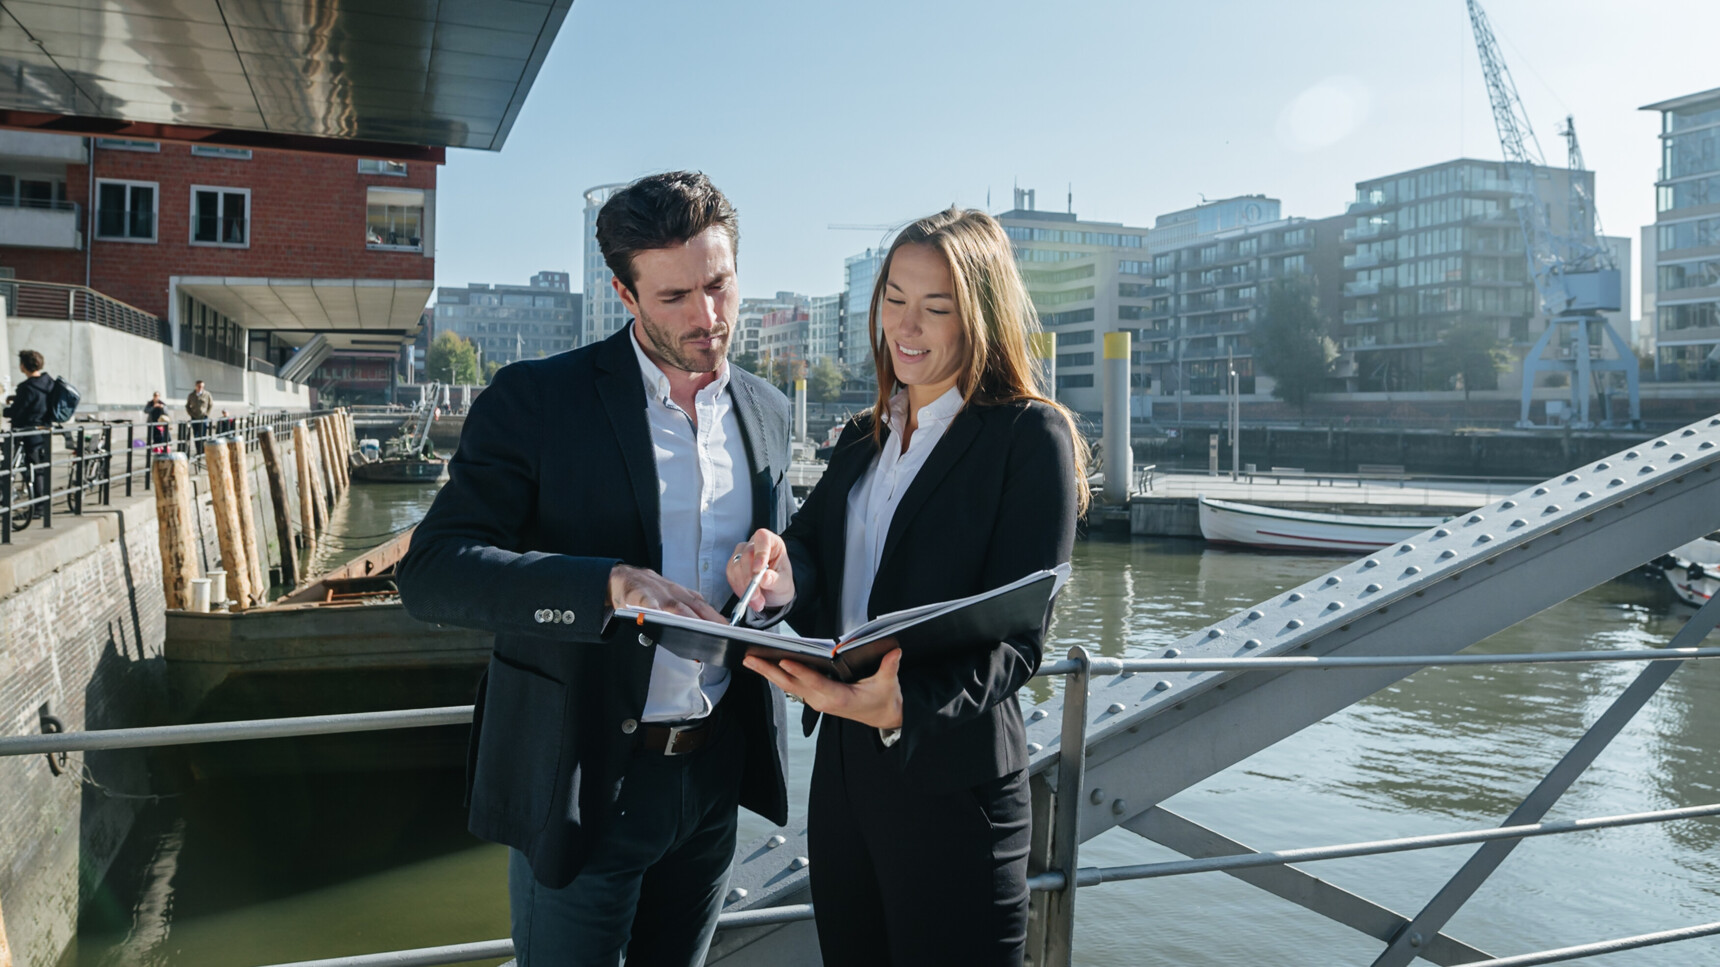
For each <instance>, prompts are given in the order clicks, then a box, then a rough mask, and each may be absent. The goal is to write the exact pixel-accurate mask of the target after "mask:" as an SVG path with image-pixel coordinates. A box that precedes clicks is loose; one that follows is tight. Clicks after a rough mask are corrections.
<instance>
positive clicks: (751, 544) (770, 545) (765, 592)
mask: <svg viewBox="0 0 1720 967" xmlns="http://www.w3.org/2000/svg"><path fill="white" fill-rule="evenodd" d="M761 569H763V570H764V571H765V572H766V573H765V576H764V580H762V581H760V582H759V586H758V587H759V590H758V593H757V594H755V595H753V599H752V600H751V601H742V602H741V605H740V606H741V607H743V608H751V609H752V610H754V611H763V610H764V609H766V608H780V607H782V606H783V605H785V604H788V603H789V602H791V601H793V600H794V569H793V568H792V567H790V566H789V563H788V545H787V544H784V543H783V542H782V538H781V537H778V536H777V535H776V534H774V533H772V532H771V531H769V530H767V529H766V528H763V527H761V528H759V529H758V530H757V531H754V532H753V536H752V539H751V540H749V541H746V542H744V543H741V544H736V545H735V553H734V556H733V557H730V558H729V565H728V568H727V570H726V576H727V577H728V579H729V587H730V588H732V589H734V592H735V593H736V594H744V593H746V589H747V585H748V584H751V583H752V579H753V575H754V574H757V573H758V572H759V571H760V570H761Z"/></svg>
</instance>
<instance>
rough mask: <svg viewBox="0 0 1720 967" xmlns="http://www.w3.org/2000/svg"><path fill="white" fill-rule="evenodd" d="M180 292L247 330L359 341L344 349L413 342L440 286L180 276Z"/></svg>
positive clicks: (403, 281)
mask: <svg viewBox="0 0 1720 967" xmlns="http://www.w3.org/2000/svg"><path fill="white" fill-rule="evenodd" d="M178 289H179V291H180V292H182V293H185V294H187V295H190V296H191V297H193V298H195V299H196V300H198V301H199V302H202V303H203V304H205V305H207V306H209V307H210V308H211V309H214V310H215V311H217V312H220V313H221V314H222V315H225V316H227V317H228V318H229V319H232V320H233V321H234V322H236V323H238V324H239V325H241V326H244V327H245V328H246V329H258V330H265V329H266V330H275V331H279V332H283V333H286V332H293V331H299V332H307V333H310V332H331V333H332V332H344V333H347V334H349V335H352V336H353V337H354V338H353V339H348V340H343V348H347V347H350V348H371V349H376V348H380V347H382V346H385V345H395V346H398V345H400V344H401V343H402V342H406V341H410V339H411V338H412V337H413V336H414V335H415V334H416V333H417V332H418V324H419V319H420V317H421V316H422V315H423V312H424V305H425V303H427V302H429V301H430V294H431V293H432V292H434V291H435V283H434V282H433V281H431V280H430V279H411V280H406V279H245V278H218V277H210V276H192V277H186V278H180V279H179V280H178ZM379 340H380V341H379Z"/></svg>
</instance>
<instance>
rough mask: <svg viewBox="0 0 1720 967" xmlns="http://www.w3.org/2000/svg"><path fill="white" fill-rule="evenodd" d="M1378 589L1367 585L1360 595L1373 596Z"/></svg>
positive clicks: (1378, 587)
mask: <svg viewBox="0 0 1720 967" xmlns="http://www.w3.org/2000/svg"><path fill="white" fill-rule="evenodd" d="M1447 553H1450V552H1447ZM1379 589H1380V586H1379V585H1377V584H1370V585H1368V586H1367V587H1365V588H1363V589H1362V593H1363V594H1373V593H1374V592H1375V591H1378V590H1379Z"/></svg>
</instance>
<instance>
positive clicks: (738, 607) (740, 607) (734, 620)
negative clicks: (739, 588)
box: [729, 567, 770, 627]
mask: <svg viewBox="0 0 1720 967" xmlns="http://www.w3.org/2000/svg"><path fill="white" fill-rule="evenodd" d="M769 570H770V568H768V567H767V568H763V569H761V570H760V571H759V572H758V573H757V574H754V575H753V576H752V580H751V581H749V582H747V589H746V591H745V592H743V593H742V594H741V599H740V601H738V602H736V603H735V613H734V615H733V616H731V617H730V618H729V626H730V627H733V626H735V625H738V624H740V623H741V618H742V616H744V615H745V614H746V613H747V602H748V601H751V600H752V599H753V595H755V594H757V593H758V586H759V585H760V584H763V583H764V576H765V572H767V571H769Z"/></svg>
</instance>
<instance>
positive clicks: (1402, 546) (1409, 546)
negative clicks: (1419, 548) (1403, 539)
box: [1397, 544, 1415, 554]
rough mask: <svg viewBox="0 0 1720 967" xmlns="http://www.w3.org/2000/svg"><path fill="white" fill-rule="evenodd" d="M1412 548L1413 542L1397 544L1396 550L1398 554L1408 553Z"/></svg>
mask: <svg viewBox="0 0 1720 967" xmlns="http://www.w3.org/2000/svg"><path fill="white" fill-rule="evenodd" d="M1413 550H1415V545H1414V544H1399V545H1398V551H1397V552H1398V553H1399V554H1408V553H1409V552H1410V551H1413Z"/></svg>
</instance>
